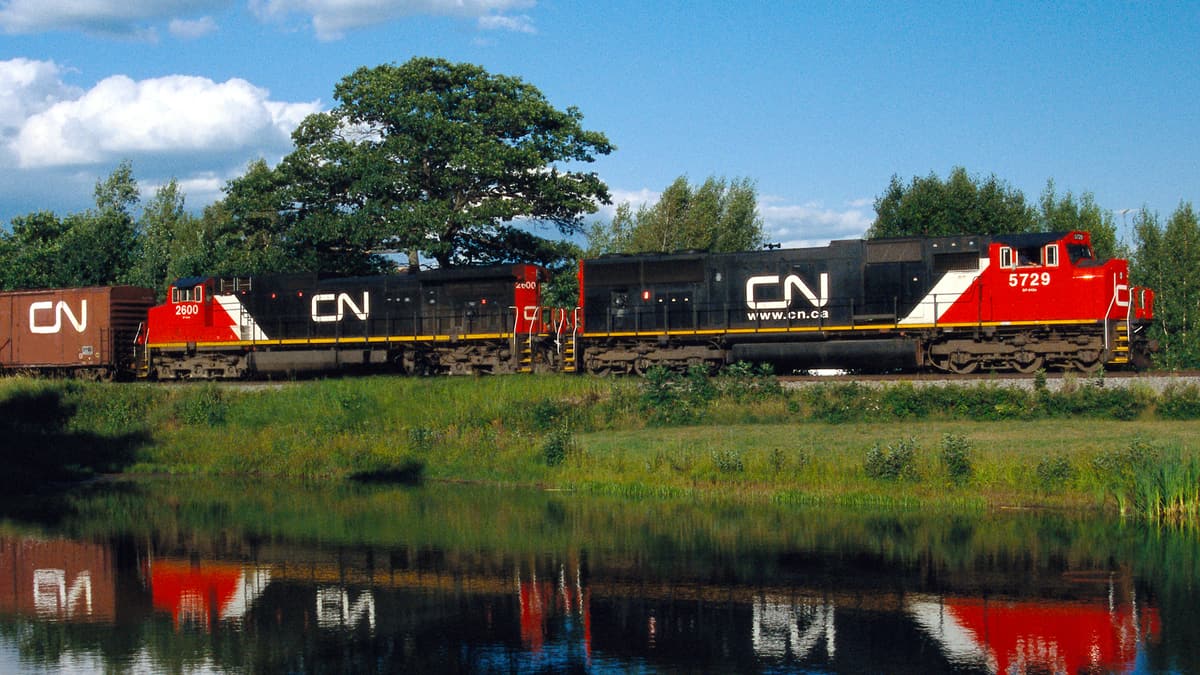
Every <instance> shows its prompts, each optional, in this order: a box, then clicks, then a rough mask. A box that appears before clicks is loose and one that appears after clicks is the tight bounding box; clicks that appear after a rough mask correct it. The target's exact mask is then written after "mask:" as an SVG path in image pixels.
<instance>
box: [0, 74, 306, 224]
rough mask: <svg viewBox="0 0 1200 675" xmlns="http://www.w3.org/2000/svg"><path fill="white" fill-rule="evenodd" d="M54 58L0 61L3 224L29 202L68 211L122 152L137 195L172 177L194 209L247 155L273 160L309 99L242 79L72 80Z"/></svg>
mask: <svg viewBox="0 0 1200 675" xmlns="http://www.w3.org/2000/svg"><path fill="white" fill-rule="evenodd" d="M67 75H69V73H67V72H66V71H65V70H64V69H63V68H62V67H61V66H59V65H58V64H56V63H54V62H51V61H34V60H30V59H12V60H8V61H0V224H2V223H3V222H5V221H6V220H7V219H8V218H11V217H13V216H14V215H17V214H20V213H26V212H28V211H30V210H35V209H38V210H40V209H50V210H53V211H55V212H74V211H79V210H82V209H85V208H88V207H89V206H90V205H91V201H90V199H91V188H92V186H94V185H95V183H96V181H97V180H99V179H102V178H103V177H104V176H106V175H107V174H108V173H109V172H111V171H112V169H113V168H114V167H116V166H117V164H118V163H119V162H120V161H121V160H123V159H129V160H132V161H133V165H134V175H135V176H136V178H137V179H138V182H139V183H140V184H141V187H142V194H143V196H148V195H151V194H153V191H154V189H156V188H157V187H158V186H159V185H162V184H164V183H165V182H166V181H167V180H170V179H171V178H172V177H175V178H177V179H178V180H179V184H180V186H181V187H182V188H183V190H184V193H185V194H186V195H187V200H188V205H189V208H193V209H197V208H199V207H203V206H204V205H206V204H209V203H211V202H212V201H214V200H216V199H219V198H220V196H221V188H222V187H223V186H224V184H225V182H226V181H227V180H229V179H231V178H235V177H237V176H240V175H242V174H243V173H244V172H245V169H246V165H247V163H248V162H249V161H251V160H254V159H257V158H260V157H261V158H264V159H266V160H267V161H268V162H269V163H275V162H277V161H278V160H279V159H280V158H281V157H282V156H283V155H285V154H287V153H288V152H290V151H291V149H292V142H291V132H292V130H293V129H295V127H296V126H297V125H298V124H299V123H300V121H301V120H302V119H303V118H304V117H305V116H306V115H308V114H310V113H313V112H317V111H318V110H320V104H319V102H317V101H313V102H299V103H296V102H287V101H276V100H272V99H271V97H270V94H269V92H267V90H265V89H262V88H260V87H256V86H254V85H253V84H251V83H249V82H246V81H245V80H239V79H232V80H228V81H226V82H214V81H212V80H209V79H206V78H201V77H188V76H183V75H173V76H170V77H162V78H155V79H148V80H142V81H134V80H132V79H130V78H128V77H125V76H120V75H118V76H113V77H109V78H107V79H105V80H103V81H101V82H99V83H97V84H96V85H95V86H94V87H92V88H91V89H88V90H84V89H80V88H78V87H74V86H71V85H70V84H68V83H67V82H66V77H67Z"/></svg>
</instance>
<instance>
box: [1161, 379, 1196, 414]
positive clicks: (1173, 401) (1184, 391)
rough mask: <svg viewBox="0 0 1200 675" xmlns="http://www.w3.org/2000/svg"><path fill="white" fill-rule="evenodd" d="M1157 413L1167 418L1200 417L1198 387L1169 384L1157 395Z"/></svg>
mask: <svg viewBox="0 0 1200 675" xmlns="http://www.w3.org/2000/svg"><path fill="white" fill-rule="evenodd" d="M1158 415H1159V416H1160V417H1163V418H1165V419H1169V420H1194V419H1200V387H1197V386H1196V385H1194V384H1189V385H1186V386H1180V385H1176V384H1172V385H1170V386H1169V387H1167V388H1166V389H1164V390H1163V392H1162V395H1161V396H1160V397H1159V402H1158Z"/></svg>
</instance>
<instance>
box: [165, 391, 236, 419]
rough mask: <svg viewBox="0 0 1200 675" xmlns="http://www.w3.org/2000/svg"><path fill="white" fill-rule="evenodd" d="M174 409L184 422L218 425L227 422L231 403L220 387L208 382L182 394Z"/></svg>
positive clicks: (176, 416) (176, 415) (178, 417)
mask: <svg viewBox="0 0 1200 675" xmlns="http://www.w3.org/2000/svg"><path fill="white" fill-rule="evenodd" d="M174 410H175V418H176V419H177V420H179V421H180V422H181V423H183V424H190V425H197V426H209V427H218V426H221V425H223V424H225V416H226V415H227V414H228V412H229V403H228V402H227V401H226V400H225V394H224V391H223V390H222V389H221V388H220V387H218V386H217V385H215V384H206V385H203V386H201V387H197V388H194V389H191V390H190V391H187V392H186V393H184V394H183V395H182V396H180V397H179V399H177V400H176V401H175V406H174Z"/></svg>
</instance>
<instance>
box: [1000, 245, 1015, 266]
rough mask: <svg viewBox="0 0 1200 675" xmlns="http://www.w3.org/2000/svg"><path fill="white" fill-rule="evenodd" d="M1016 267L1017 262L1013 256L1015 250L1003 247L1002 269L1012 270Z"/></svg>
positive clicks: (1001, 251) (1001, 250)
mask: <svg viewBox="0 0 1200 675" xmlns="http://www.w3.org/2000/svg"><path fill="white" fill-rule="evenodd" d="M1016 266H1017V263H1016V260H1015V256H1013V250H1012V249H1011V248H1009V247H1007V246H1003V247H1001V248H1000V267H1001V268H1004V269H1012V268H1013V267H1016Z"/></svg>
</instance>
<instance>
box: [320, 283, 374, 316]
mask: <svg viewBox="0 0 1200 675" xmlns="http://www.w3.org/2000/svg"><path fill="white" fill-rule="evenodd" d="M346 310H350V313H351V314H353V315H354V316H357V317H358V319H359V321H366V320H367V316H368V315H370V314H371V295H370V294H369V293H367V292H365V291H364V292H363V294H362V304H361V305H356V304H354V300H352V299H351V298H350V294H348V293H338V294H336V295H335V294H333V293H318V294H316V295H314V296H313V298H312V320H313V321H315V322H317V323H332V322H335V321H341V320H342V319H343V318H345V316H346Z"/></svg>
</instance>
